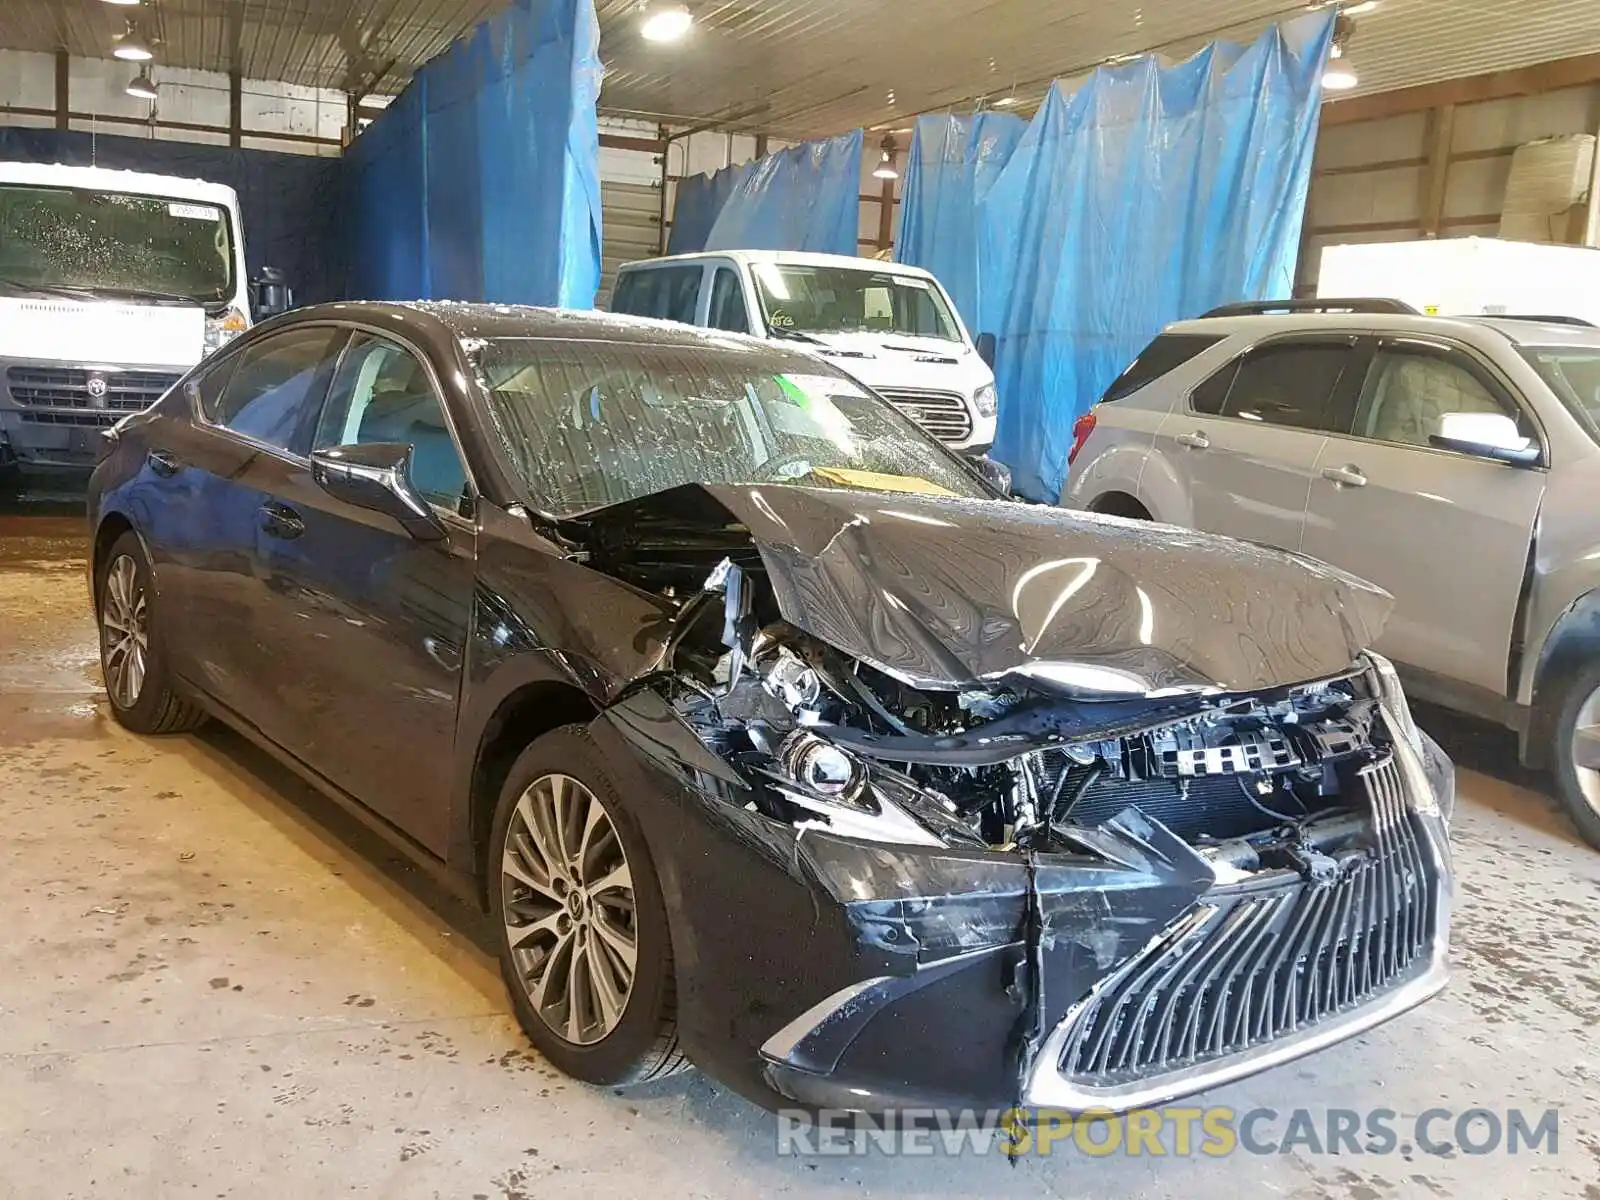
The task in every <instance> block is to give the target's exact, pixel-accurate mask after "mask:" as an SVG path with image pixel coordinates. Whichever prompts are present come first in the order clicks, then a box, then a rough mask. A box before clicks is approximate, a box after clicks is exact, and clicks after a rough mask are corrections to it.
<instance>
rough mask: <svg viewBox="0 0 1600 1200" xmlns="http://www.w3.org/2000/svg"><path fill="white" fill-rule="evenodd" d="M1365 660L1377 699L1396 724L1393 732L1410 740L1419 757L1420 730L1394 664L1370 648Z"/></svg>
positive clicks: (1420, 746)
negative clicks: (1369, 668)
mask: <svg viewBox="0 0 1600 1200" xmlns="http://www.w3.org/2000/svg"><path fill="white" fill-rule="evenodd" d="M1367 662H1368V663H1370V664H1371V666H1372V677H1373V680H1374V682H1375V685H1376V686H1375V688H1374V690H1375V691H1376V692H1377V696H1378V701H1379V703H1381V704H1382V705H1383V709H1384V712H1385V713H1386V714H1388V715H1389V716H1390V717H1391V718H1393V720H1394V722H1395V724H1396V726H1397V728H1396V729H1395V730H1394V732H1395V733H1396V734H1398V735H1400V736H1401V737H1403V738H1405V739H1406V741H1408V742H1410V743H1411V748H1412V749H1413V750H1415V751H1416V752H1417V756H1418V757H1419V758H1420V757H1421V756H1422V732H1421V731H1420V730H1419V729H1418V728H1417V723H1416V721H1415V720H1414V719H1413V718H1412V716H1411V705H1410V704H1408V703H1407V702H1406V694H1405V689H1403V688H1402V687H1401V686H1400V676H1399V675H1398V674H1396V673H1395V669H1394V664H1393V663H1392V662H1390V661H1389V660H1388V659H1387V658H1385V657H1384V656H1383V655H1381V654H1378V653H1375V652H1374V651H1371V650H1368V651H1367Z"/></svg>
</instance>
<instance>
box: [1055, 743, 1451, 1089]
mask: <svg viewBox="0 0 1600 1200" xmlns="http://www.w3.org/2000/svg"><path fill="white" fill-rule="evenodd" d="M1359 775H1360V777H1361V779H1362V781H1363V782H1364V784H1365V786H1366V790H1367V793H1368V796H1369V798H1370V800H1371V804H1372V818H1373V845H1372V847H1371V850H1370V853H1369V854H1367V855H1365V856H1363V857H1360V858H1356V859H1353V860H1349V861H1348V862H1347V863H1346V864H1345V865H1344V867H1343V868H1342V869H1341V871H1340V874H1339V876H1338V878H1337V879H1336V880H1334V881H1332V882H1329V883H1325V884H1321V885H1319V884H1316V883H1314V882H1305V881H1301V880H1298V879H1296V880H1294V881H1293V882H1291V883H1288V884H1286V885H1281V886H1278V887H1275V888H1271V889H1270V890H1262V889H1261V888H1259V887H1251V886H1249V885H1244V886H1243V887H1241V888H1240V889H1239V890H1237V891H1229V890H1227V889H1219V890H1217V891H1214V892H1212V893H1210V894H1209V895H1208V897H1207V898H1206V899H1205V900H1204V901H1203V902H1202V903H1201V904H1200V905H1199V906H1197V907H1196V908H1194V909H1191V910H1190V911H1189V912H1188V913H1187V914H1185V916H1184V917H1183V918H1182V919H1181V920H1180V921H1179V922H1178V923H1177V924H1176V925H1175V926H1174V927H1173V928H1172V929H1170V930H1169V931H1168V932H1167V934H1166V935H1165V936H1163V937H1162V938H1161V939H1160V940H1159V941H1157V942H1156V943H1154V944H1153V945H1152V946H1151V947H1150V948H1149V949H1147V950H1146V951H1145V952H1144V953H1143V954H1141V955H1140V956H1139V957H1138V958H1137V959H1136V960H1135V961H1134V962H1133V963H1131V964H1130V965H1129V966H1128V967H1126V968H1124V969H1123V970H1122V971H1121V972H1119V973H1118V974H1117V975H1116V976H1114V977H1113V978H1112V980H1111V981H1110V982H1109V983H1108V984H1107V985H1105V986H1104V987H1102V989H1101V990H1100V991H1098V992H1097V993H1095V994H1094V995H1093V996H1091V998H1090V999H1089V1000H1088V1001H1087V1002H1086V1003H1085V1004H1084V1006H1083V1008H1082V1010H1081V1011H1080V1012H1079V1013H1078V1014H1077V1016H1076V1019H1075V1021H1074V1024H1073V1027H1072V1029H1071V1030H1070V1032H1069V1034H1068V1037H1067V1040H1066V1043H1065V1045H1064V1047H1063V1049H1062V1053H1061V1057H1060V1060H1059V1062H1060V1069H1061V1071H1062V1073H1063V1074H1064V1075H1066V1076H1067V1077H1068V1078H1070V1079H1073V1080H1076V1081H1078V1082H1081V1083H1084V1084H1087V1085H1090V1086H1115V1085H1117V1084H1121V1083H1126V1082H1128V1081H1130V1080H1133V1079H1145V1078H1148V1077H1150V1076H1153V1075H1160V1074H1164V1073H1166V1072H1169V1071H1178V1070H1183V1069H1185V1068H1188V1067H1192V1066H1195V1065H1196V1064H1200V1063H1204V1062H1206V1061H1208V1060H1211V1059H1215V1058H1220V1057H1222V1056H1224V1055H1230V1054H1235V1053H1238V1052H1240V1051H1243V1050H1246V1049H1249V1048H1250V1047H1253V1046H1257V1045H1260V1044H1262V1043H1264V1042H1269V1041H1273V1040H1275V1039H1277V1038H1280V1037H1283V1036H1285V1035H1287V1034H1290V1033H1294V1032H1296V1031H1297V1030H1300V1029H1303V1028H1305V1027H1306V1026H1309V1025H1314V1024H1316V1023H1317V1022H1319V1021H1321V1020H1323V1019H1325V1018H1328V1017H1331V1016H1334V1015H1336V1014H1339V1013H1342V1012H1345V1011H1347V1010H1349V1009H1351V1008H1353V1007H1355V1006H1357V1005H1359V1004H1361V1003H1362V1002H1364V1001H1365V1000H1367V999H1368V998H1369V997H1371V996H1373V995H1375V994H1377V993H1379V992H1382V991H1384V990H1386V989H1387V988H1389V987H1390V986H1391V985H1393V984H1396V983H1398V982H1400V981H1402V980H1404V979H1407V978H1409V977H1411V976H1412V975H1413V974H1415V973H1417V972H1418V971H1421V970H1425V969H1426V968H1427V964H1428V959H1429V953H1430V948H1431V946H1432V943H1433V938H1434V935H1435V929H1434V922H1435V914H1436V911H1437V900H1438V889H1439V886H1440V883H1439V880H1438V878H1437V876H1436V874H1435V873H1434V870H1433V868H1432V866H1431V865H1430V863H1429V861H1428V859H1427V856H1426V855H1425V853H1424V850H1423V847H1422V845H1421V843H1420V841H1419V837H1418V834H1417V832H1416V829H1415V827H1414V825H1413V821H1412V818H1411V817H1410V815H1409V813H1408V811H1407V808H1406V805H1405V800H1404V795H1403V791H1402V785H1401V779H1400V773H1399V769H1398V768H1397V767H1396V766H1395V764H1394V762H1393V760H1392V759H1391V760H1386V761H1384V762H1382V763H1377V764H1373V765H1371V766H1368V767H1364V768H1362V770H1361V771H1360V772H1359Z"/></svg>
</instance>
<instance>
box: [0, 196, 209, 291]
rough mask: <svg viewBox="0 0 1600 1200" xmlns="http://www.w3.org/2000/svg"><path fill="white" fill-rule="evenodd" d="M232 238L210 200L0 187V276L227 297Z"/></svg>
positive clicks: (44, 284)
mask: <svg viewBox="0 0 1600 1200" xmlns="http://www.w3.org/2000/svg"><path fill="white" fill-rule="evenodd" d="M233 263H234V253H233V239H232V231H231V229H230V228H229V221H228V214H227V210H226V209H224V208H221V207H219V206H218V205H215V204H197V203H190V202H188V201H179V200H170V199H163V198H160V197H155V196H137V195H126V194H122V193H118V192H100V191H92V190H86V189H82V188H65V187H41V186H34V185H31V184H28V185H24V184H9V183H8V184H0V281H3V282H4V283H6V284H8V285H10V286H12V287H17V288H29V287H37V288H41V289H51V288H68V289H74V290H76V289H86V290H89V291H102V292H106V293H110V294H117V295H155V296H163V297H177V298H182V299H186V300H194V301H196V302H199V303H202V304H215V303H218V302H221V301H224V300H227V299H229V298H230V297H231V296H232V295H233Z"/></svg>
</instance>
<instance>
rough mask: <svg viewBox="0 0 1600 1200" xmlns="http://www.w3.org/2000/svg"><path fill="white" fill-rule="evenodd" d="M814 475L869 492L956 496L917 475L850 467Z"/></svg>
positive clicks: (818, 471) (817, 470) (819, 469)
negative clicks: (894, 473) (884, 472)
mask: <svg viewBox="0 0 1600 1200" xmlns="http://www.w3.org/2000/svg"><path fill="white" fill-rule="evenodd" d="M811 473H812V474H813V475H816V476H818V477H819V478H821V479H826V480H827V481H828V482H829V483H837V484H839V485H840V486H841V487H854V488H862V489H864V490H865V491H869V492H909V493H911V494H913V495H917V496H954V495H955V493H954V492H952V491H951V490H950V489H949V488H945V487H940V486H939V485H938V484H937V483H929V482H928V481H927V480H926V479H918V478H917V477H916V476H915V475H884V474H882V473H880V472H878V471H856V470H853V469H851V468H850V467H813V468H812V469H811Z"/></svg>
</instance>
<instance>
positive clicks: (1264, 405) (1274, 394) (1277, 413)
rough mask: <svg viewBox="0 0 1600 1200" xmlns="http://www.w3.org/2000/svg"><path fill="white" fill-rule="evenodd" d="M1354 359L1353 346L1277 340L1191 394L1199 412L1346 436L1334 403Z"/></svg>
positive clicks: (1254, 351) (1251, 352)
mask: <svg viewBox="0 0 1600 1200" xmlns="http://www.w3.org/2000/svg"><path fill="white" fill-rule="evenodd" d="M1353 361H1354V351H1353V349H1352V347H1351V345H1350V343H1349V342H1345V341H1328V342H1274V343H1269V344H1267V345H1265V346H1258V347H1256V348H1255V349H1253V350H1251V351H1249V352H1248V353H1247V354H1245V355H1244V356H1243V357H1241V358H1238V359H1236V360H1234V361H1233V362H1231V363H1229V364H1228V365H1227V366H1225V367H1223V368H1222V369H1221V370H1220V371H1218V372H1217V373H1216V374H1215V375H1212V376H1211V377H1210V378H1209V379H1207V380H1206V381H1205V382H1204V383H1202V384H1201V385H1200V386H1199V387H1197V388H1195V390H1194V392H1193V393H1192V394H1191V395H1190V398H1189V399H1190V404H1191V405H1192V406H1193V408H1194V409H1195V411H1197V412H1203V413H1209V414H1211V415H1214V416H1223V417H1238V418H1240V419H1242V420H1246V421H1259V422H1262V423H1264V424H1267V425H1281V426H1284V427H1286V428H1290V429H1314V430H1322V431H1327V432H1335V433H1343V432H1344V431H1345V422H1344V420H1343V419H1342V418H1340V417H1339V416H1337V415H1336V414H1335V413H1334V412H1333V411H1332V409H1333V405H1332V404H1331V400H1332V398H1333V394H1334V390H1335V389H1336V388H1337V387H1338V386H1339V380H1340V377H1341V376H1342V375H1343V374H1344V372H1345V371H1346V370H1347V369H1349V367H1350V365H1351V363H1352V362H1353Z"/></svg>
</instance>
